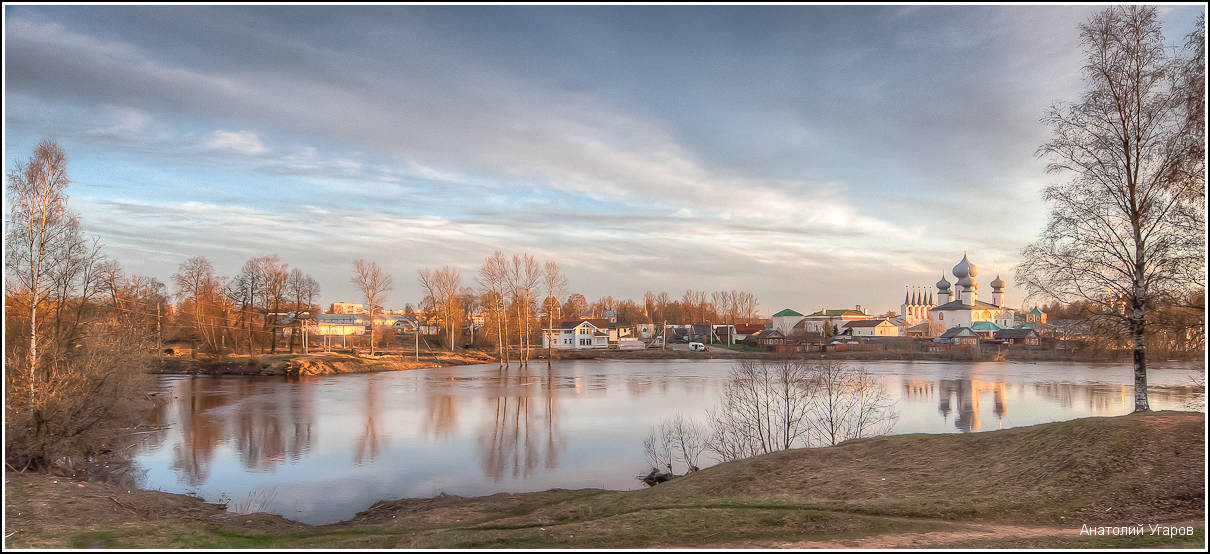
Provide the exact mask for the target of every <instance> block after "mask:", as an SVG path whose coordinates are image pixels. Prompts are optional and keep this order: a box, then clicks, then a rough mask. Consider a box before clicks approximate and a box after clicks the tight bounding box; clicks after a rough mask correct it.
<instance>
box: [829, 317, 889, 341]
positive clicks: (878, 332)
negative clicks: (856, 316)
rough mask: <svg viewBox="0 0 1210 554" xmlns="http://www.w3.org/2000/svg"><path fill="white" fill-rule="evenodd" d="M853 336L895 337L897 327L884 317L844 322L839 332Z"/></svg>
mask: <svg viewBox="0 0 1210 554" xmlns="http://www.w3.org/2000/svg"><path fill="white" fill-rule="evenodd" d="M845 331H848V333H849V335H851V336H854V337H897V336H899V327H898V326H897V325H895V324H894V323H891V322H890V321H887V320H885V319H862V320H857V321H850V322H848V323H845V324H844V327H843V328H841V330H840V332H841V333H844V332H845Z"/></svg>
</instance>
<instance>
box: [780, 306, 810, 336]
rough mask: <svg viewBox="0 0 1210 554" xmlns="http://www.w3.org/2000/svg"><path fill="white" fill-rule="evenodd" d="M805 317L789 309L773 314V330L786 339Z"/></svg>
mask: <svg viewBox="0 0 1210 554" xmlns="http://www.w3.org/2000/svg"><path fill="white" fill-rule="evenodd" d="M806 317H807V316H804V315H802V314H800V313H798V312H796V311H794V310H791V309H790V308H786V309H784V310H782V311H780V312H777V313H775V314H773V328H774V329H777V330H778V331H780V332H781V334H782V335H784V336H787V337H788V336H790V334H791V333H793V332H794V326H795V325H798V322H800V321H802V320H803V319H805V318H806Z"/></svg>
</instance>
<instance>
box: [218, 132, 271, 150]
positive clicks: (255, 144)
mask: <svg viewBox="0 0 1210 554" xmlns="http://www.w3.org/2000/svg"><path fill="white" fill-rule="evenodd" d="M202 144H203V146H205V147H206V148H209V149H211V150H222V151H227V152H236V153H240V154H260V153H262V152H264V151H265V145H264V143H262V142H261V140H260V138H258V137H257V136H256V134H255V133H251V132H249V131H235V132H229V131H211V132H210V134H209V135H206V139H205V141H203V143H202Z"/></svg>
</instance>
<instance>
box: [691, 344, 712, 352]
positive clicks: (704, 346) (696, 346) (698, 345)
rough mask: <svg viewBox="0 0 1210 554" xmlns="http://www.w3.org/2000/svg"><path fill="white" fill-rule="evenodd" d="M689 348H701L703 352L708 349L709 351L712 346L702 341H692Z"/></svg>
mask: <svg viewBox="0 0 1210 554" xmlns="http://www.w3.org/2000/svg"><path fill="white" fill-rule="evenodd" d="M689 349H690V350H700V351H702V352H707V351H709V350H710V347H708V346H706V345H704V344H702V343H700V342H691V343H689Z"/></svg>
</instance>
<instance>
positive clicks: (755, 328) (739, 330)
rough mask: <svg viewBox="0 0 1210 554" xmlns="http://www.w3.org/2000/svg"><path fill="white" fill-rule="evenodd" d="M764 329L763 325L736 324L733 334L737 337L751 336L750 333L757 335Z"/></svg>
mask: <svg viewBox="0 0 1210 554" xmlns="http://www.w3.org/2000/svg"><path fill="white" fill-rule="evenodd" d="M764 328H765V324H764V323H736V324H735V333H736V334H738V335H751V334H752V333H759V332H760V331H761V329H764Z"/></svg>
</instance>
